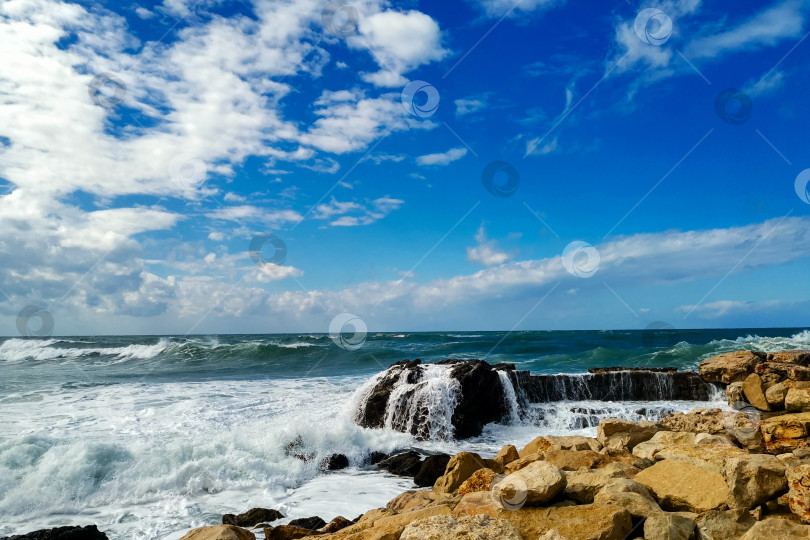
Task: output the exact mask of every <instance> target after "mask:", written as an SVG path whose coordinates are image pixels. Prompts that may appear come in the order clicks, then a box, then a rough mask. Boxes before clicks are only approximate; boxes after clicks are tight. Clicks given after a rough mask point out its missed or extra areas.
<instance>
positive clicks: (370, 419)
mask: <svg viewBox="0 0 810 540" xmlns="http://www.w3.org/2000/svg"><path fill="white" fill-rule="evenodd" d="M421 363H422V361H421V360H413V361H411V360H403V361H402V362H397V363H396V364H392V365H391V366H389V367H388V369H386V370H385V372H383V373H382V374H381V375H380V378H379V380H378V381H377V384H376V385H375V386H374V388H372V389H371V391H370V392H369V394H368V395H367V396H366V398H365V400H364V401H363V403H361V405H360V409H359V410H358V411H357V415H356V417H355V420H356V421H357V423H358V424H359V425H361V426H363V427H367V428H382V427H385V417H386V412H387V410H388V399H389V398H390V397H391V392H393V390H394V388H395V387H396V386H397V385H398V384H399V383H400V381H401V380H402V377H403V376H404V377H406V380H407V382H409V383H416V382H417V381H418V380H419V379H421V377H422V367H421ZM403 374H406V375H403Z"/></svg>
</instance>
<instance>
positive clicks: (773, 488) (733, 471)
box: [724, 454, 787, 510]
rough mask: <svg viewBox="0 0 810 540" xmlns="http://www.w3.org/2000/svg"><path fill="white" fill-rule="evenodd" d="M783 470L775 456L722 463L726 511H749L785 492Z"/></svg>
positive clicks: (729, 460)
mask: <svg viewBox="0 0 810 540" xmlns="http://www.w3.org/2000/svg"><path fill="white" fill-rule="evenodd" d="M786 470H787V467H785V464H784V463H782V462H781V461H780V460H779V458H777V457H776V456H769V455H762V454H750V455H745V456H740V457H731V458H729V459H728V460H726V464H725V471H724V472H725V475H724V476H725V478H726V484H727V485H728V488H729V492H728V506H729V508H745V509H746V510H747V509H751V508H753V507H755V506H757V505H760V504H762V503H764V502H766V501H769V500H771V499H775V498H776V497H778V496H779V495H781V494H782V493H783V492H784V491H785V490H787V480H786V478H785V472H786Z"/></svg>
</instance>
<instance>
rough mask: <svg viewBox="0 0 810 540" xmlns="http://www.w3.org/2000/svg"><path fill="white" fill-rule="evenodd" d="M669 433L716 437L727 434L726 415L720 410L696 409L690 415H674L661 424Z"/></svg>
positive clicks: (663, 419) (667, 417)
mask: <svg viewBox="0 0 810 540" xmlns="http://www.w3.org/2000/svg"><path fill="white" fill-rule="evenodd" d="M659 423H660V424H661V425H662V426H663V428H664V429H667V430H669V431H689V432H692V433H709V434H712V435H716V434H719V433H726V432H727V431H726V414H725V413H724V412H723V411H722V410H720V409H694V410H692V411H689V412H688V413H672V414H670V415H668V416H665V417H664V418H662V419H661V421H660V422H659Z"/></svg>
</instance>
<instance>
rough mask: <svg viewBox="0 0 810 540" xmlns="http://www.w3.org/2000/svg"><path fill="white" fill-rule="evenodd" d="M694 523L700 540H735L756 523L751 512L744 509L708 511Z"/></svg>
mask: <svg viewBox="0 0 810 540" xmlns="http://www.w3.org/2000/svg"><path fill="white" fill-rule="evenodd" d="M696 521H697V530H698V538H699V539H700V540H737V539H738V538H740V537H741V536H742V535H743V534H745V533H746V532H748V529H750V528H751V527H753V526H754V523H756V520H755V519H754V517H753V516H752V515H751V512H749V511H748V510H746V509H744V508H735V509H732V510H709V511H708V512H705V513H703V514H700V516H698V518H697V520H696Z"/></svg>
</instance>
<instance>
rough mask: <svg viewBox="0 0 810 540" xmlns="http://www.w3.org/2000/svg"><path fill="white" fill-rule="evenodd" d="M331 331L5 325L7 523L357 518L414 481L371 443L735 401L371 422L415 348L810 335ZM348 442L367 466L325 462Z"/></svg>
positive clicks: (560, 351)
mask: <svg viewBox="0 0 810 540" xmlns="http://www.w3.org/2000/svg"><path fill="white" fill-rule="evenodd" d="M332 337H333V336H330V335H328V334H285V335H212V336H95V337H49V338H20V337H15V338H0V537H2V536H6V535H12V534H22V533H25V532H29V531H33V530H37V529H42V528H49V527H56V526H64V525H88V524H96V525H98V527H99V529H100V530H102V531H104V532H105V533H106V534H107V535H108V537H109V538H110V540H147V539H149V540H176V539H179V538H180V537H181V536H183V535H184V534H185V533H187V532H188V531H189V530H191V529H192V528H195V527H200V526H204V525H214V524H219V523H221V520H222V514H224V513H240V512H244V511H246V510H248V509H249V508H253V507H264V508H275V509H278V510H280V511H281V512H282V513H283V514H284V516H285V519H283V520H280V521H278V522H277V523H286V522H288V521H289V520H291V519H294V518H299V517H309V516H315V515H317V516H320V517H321V518H323V519H324V520H326V521H329V520H331V519H332V518H334V517H335V516H337V515H342V516H344V517H346V518H349V519H354V518H356V517H357V516H359V515H360V514H362V513H364V512H366V511H368V510H369V509H371V508H377V507H380V506H384V505H385V503H386V502H387V501H388V500H390V499H391V498H393V497H394V496H395V495H397V494H399V493H401V492H402V491H405V490H407V489H412V488H414V485H413V483H412V481H411V480H410V479H408V478H401V477H396V476H393V475H390V474H388V473H385V472H381V471H379V470H377V469H376V468H375V467H373V466H370V465H369V464H368V456H369V454H370V452H372V451H382V452H386V453H391V452H395V451H404V450H409V449H415V450H418V451H420V452H422V453H425V454H430V453H437V452H447V453H454V452H458V451H461V450H472V451H477V452H479V453H481V454H482V455H484V456H485V457H491V455H492V454H494V453H496V452H497V451H498V450H499V449H500V448H501V447H502V446H503V445H505V444H515V445H516V446H518V448H520V447H521V445H523V444H526V443H527V442H529V441H530V440H531V439H533V438H534V437H536V436H538V435H549V434H551V435H565V434H584V435H591V436H593V435H595V433H596V427H595V425H594V424H593V423H591V424H590V425H583V424H582V422H581V418H580V417H577V415H576V414H574V413H573V412H571V411H581V410H588V411H589V414H590V415H591V417H592V416H593V415H596V416H597V417H599V418H602V417H605V418H606V417H624V418H631V419H639V418H651V419H655V418H657V417H660V416H661V415H664V414H667V413H669V412H672V411H687V410H690V409H692V408H695V407H706V406H717V407H726V406H727V405H726V404H725V403H724V401H723V399H722V396H721V395H718V396H715V398H714V401H713V402H710V403H706V402H682V401H670V402H665V401H662V402H652V403H650V402H647V403H632V402H624V403H610V402H607V403H606V402H599V403H592V402H577V403H557V404H544V405H536V406H535V407H538V408H543V407H545V408H546V410H545V413H546V414H543V412H544V411H542V410H541V411H535V412H537V413H538V414H522V415H513V416H514V418H511V419H510V421H508V422H504V423H503V424H490V425H488V426H487V427H486V428H485V430H484V433H483V434H482V435H481V436H479V437H476V438H473V439H468V440H464V441H454V440H452V439H449V440H430V441H424V440H416V439H415V438H414V437H412V436H411V435H408V434H404V433H399V432H396V431H393V430H390V429H374V430H372V429H365V428H361V427H359V426H357V425H356V424H355V422H354V417H355V413H356V411H357V407H358V403H359V401H358V400H360V399H362V395H363V392H364V391H365V390H364V388H366V389H367V386H368V381H369V380H370V379H371V378H373V377H374V376H375V375H376V374H378V373H380V372H381V371H383V370H384V369H385V368H386V367H387V366H389V365H390V364H391V363H393V362H397V361H400V360H404V359H416V358H420V359H421V360H422V361H423V362H426V363H430V362H436V361H439V360H444V359H447V358H457V359H472V358H479V359H484V360H486V361H488V362H490V363H492V364H495V363H498V362H509V363H513V364H515V366H516V367H517V369H520V370H527V371H530V372H532V373H548V374H554V373H569V374H581V373H585V372H587V370H588V369H589V368H595V367H609V366H626V367H642V366H647V367H670V366H672V367H677V368H680V369H696V368H697V365H698V364H699V363H700V361H701V360H703V359H705V358H708V357H709V356H711V355H714V354H717V353H721V352H728V351H733V350H739V349H750V350H760V351H777V350H789V349H810V330H808V329H804V328H781V329H724V330H675V329H671V328H662V329H660V330H642V331H570V332H567V331H548V332H545V331H526V332H422V333H408V332H399V333H398V332H394V333H369V334H368V335H366V336H364V339H363V340H358V339H354V340H352V341H351V346H349V347H347V346H346V343H345V342H342V341H341V340H340V339H334V340H333V339H332ZM364 385H365V386H364ZM441 402H442V400H437V403H441ZM550 409H553V411H554V414H553V415H550V414H548V413H549V412H550ZM291 443H293V445H294V446H295V448H296V452H290V451H289V448H290V444H291ZM295 453H302V454H306V455H309V456H312V459H310V460H309V461H302V460H301V459H298V458H297V457H295V455H293V454H295ZM334 453H340V454H344V455H346V456H347V457H348V458H349V463H350V466H349V467H348V468H346V469H343V470H340V471H333V472H325V471H323V470H321V467H320V463H321V461H322V460H323V459H324V458H325V457H327V456H329V455H331V454H334Z"/></svg>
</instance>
